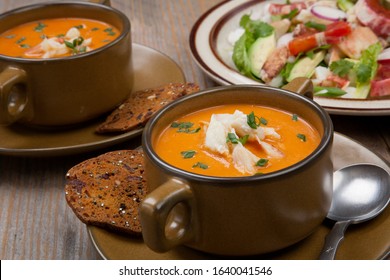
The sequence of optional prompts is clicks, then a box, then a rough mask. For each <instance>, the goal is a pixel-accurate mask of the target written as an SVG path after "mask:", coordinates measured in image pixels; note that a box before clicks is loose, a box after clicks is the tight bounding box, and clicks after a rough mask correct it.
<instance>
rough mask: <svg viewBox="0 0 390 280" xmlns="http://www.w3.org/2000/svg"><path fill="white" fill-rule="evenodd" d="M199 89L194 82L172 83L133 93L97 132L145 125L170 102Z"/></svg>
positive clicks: (120, 130)
mask: <svg viewBox="0 0 390 280" xmlns="http://www.w3.org/2000/svg"><path fill="white" fill-rule="evenodd" d="M197 91H199V86H198V85H196V84H194V83H184V84H183V83H170V84H167V85H163V86H160V87H156V88H150V89H145V90H141V91H137V92H135V93H133V94H132V95H131V96H130V97H129V98H128V99H127V100H126V101H125V102H124V103H122V104H121V105H120V106H119V107H118V108H116V109H115V110H114V111H113V112H112V113H111V114H110V115H109V116H108V117H107V118H106V120H105V121H104V122H103V123H102V124H101V125H99V126H98V127H97V128H96V132H97V133H115V132H116V133H119V132H127V131H131V130H133V129H136V128H139V127H143V126H144V125H145V124H146V122H147V121H148V120H149V119H150V118H151V116H152V115H153V114H154V113H155V112H157V111H158V110H159V109H161V108H162V107H163V106H165V105H167V104H168V103H170V102H172V101H174V100H176V99H178V98H179V97H182V96H184V95H187V94H190V93H193V92H197Z"/></svg>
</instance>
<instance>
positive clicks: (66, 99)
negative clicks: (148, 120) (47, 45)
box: [0, 2, 133, 127]
mask: <svg viewBox="0 0 390 280" xmlns="http://www.w3.org/2000/svg"><path fill="white" fill-rule="evenodd" d="M66 17H75V18H88V19H93V20H99V21H103V22H106V23H108V24H110V25H112V26H115V27H116V28H117V29H118V30H119V31H120V35H119V36H118V37H117V38H116V39H115V40H113V41H112V42H110V43H108V44H106V45H104V46H103V47H100V48H98V49H95V50H92V51H89V52H85V53H81V54H77V55H73V56H68V57H61V58H48V59H30V58H28V59H27V58H18V57H11V56H5V55H0V102H1V104H0V124H10V123H14V122H20V123H24V124H28V125H32V126H45V127H47V126H49V127H52V126H65V125H72V124H77V123H80V122H84V121H87V120H90V119H92V118H95V117H97V116H99V115H101V114H103V113H105V112H108V111H110V110H111V109H113V108H114V107H115V106H117V105H118V104H120V103H121V102H122V101H123V100H125V99H126V97H128V95H129V94H130V92H131V89H132V85H133V68H132V59H131V54H132V43H131V32H130V22H129V20H128V18H127V17H126V16H125V15H124V14H123V13H121V12H120V11H117V10H115V9H113V8H111V7H109V6H104V5H100V4H93V3H81V2H57V3H53V2H50V3H42V4H35V5H30V6H25V7H22V8H18V9H15V10H12V11H8V12H6V13H4V14H2V15H0V33H3V32H5V31H6V30H8V29H10V28H12V27H15V26H18V25H20V24H23V23H26V22H31V21H35V20H42V19H49V18H66Z"/></svg>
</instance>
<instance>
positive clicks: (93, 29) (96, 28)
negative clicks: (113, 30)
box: [91, 27, 99, 31]
mask: <svg viewBox="0 0 390 280" xmlns="http://www.w3.org/2000/svg"><path fill="white" fill-rule="evenodd" d="M97 30H99V27H94V28H92V29H91V31H97Z"/></svg>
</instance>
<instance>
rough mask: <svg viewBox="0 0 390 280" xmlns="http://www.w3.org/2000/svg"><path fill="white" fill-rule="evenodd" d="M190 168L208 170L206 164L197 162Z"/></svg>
mask: <svg viewBox="0 0 390 280" xmlns="http://www.w3.org/2000/svg"><path fill="white" fill-rule="evenodd" d="M192 167H193V168H196V167H199V168H202V169H208V168H209V166H208V165H207V164H204V163H201V162H199V161H198V162H197V163H195V164H194V165H193V166H192Z"/></svg>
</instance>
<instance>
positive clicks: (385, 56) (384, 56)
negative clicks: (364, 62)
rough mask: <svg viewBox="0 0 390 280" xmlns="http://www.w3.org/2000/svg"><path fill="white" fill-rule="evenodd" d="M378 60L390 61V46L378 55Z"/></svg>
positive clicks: (381, 61) (382, 61)
mask: <svg viewBox="0 0 390 280" xmlns="http://www.w3.org/2000/svg"><path fill="white" fill-rule="evenodd" d="M378 62H379V63H386V64H387V63H390V48H387V49H384V50H383V51H382V52H381V53H380V54H379V55H378Z"/></svg>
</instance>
